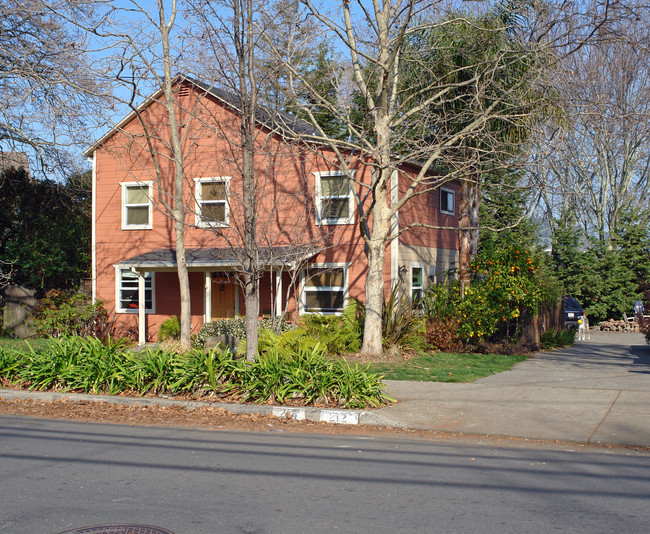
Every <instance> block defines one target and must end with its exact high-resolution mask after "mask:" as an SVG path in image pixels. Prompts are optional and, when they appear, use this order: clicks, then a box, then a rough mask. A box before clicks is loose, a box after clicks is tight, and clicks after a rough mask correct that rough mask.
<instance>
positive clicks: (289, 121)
mask: <svg viewBox="0 0 650 534" xmlns="http://www.w3.org/2000/svg"><path fill="white" fill-rule="evenodd" d="M183 82H186V83H189V84H191V85H193V86H194V87H196V88H198V89H200V90H201V91H202V92H204V93H205V94H209V95H211V96H213V97H214V98H216V99H217V100H219V101H220V102H221V103H222V104H225V105H226V106H227V107H229V108H230V109H232V110H233V111H234V112H235V113H240V112H241V98H240V97H239V96H237V95H234V94H232V93H228V92H227V91H223V90H222V89H218V88H217V87H214V86H212V85H209V84H206V83H204V82H201V81H199V80H195V79H194V78H191V77H190V76H187V75H184V74H178V75H176V77H175V78H174V80H172V84H173V85H177V84H180V83H183ZM162 93H163V92H162V89H159V90H158V91H156V92H155V93H154V94H152V95H151V96H149V97H148V98H147V99H145V101H144V102H143V103H142V104H140V105H139V106H138V111H141V110H143V109H145V108H147V107H148V106H149V105H150V104H151V103H153V102H156V101H157V100H159V99H160V97H161V96H162ZM135 117H136V112H135V111H132V112H131V113H129V114H128V115H127V116H126V117H124V119H122V120H121V121H120V122H119V123H118V124H117V125H115V126H114V127H113V128H111V129H110V130H109V131H108V132H106V133H105V134H104V135H103V136H102V137H101V138H100V139H98V140H97V141H96V142H95V143H93V145H92V146H90V147H88V148H87V149H86V150H85V151H84V152H83V155H84V156H86V157H90V156H92V154H93V152H94V151H95V150H96V149H97V148H98V147H100V146H101V145H102V144H104V142H106V140H107V139H109V138H110V137H111V136H112V135H113V134H114V133H115V132H117V131H119V130H120V129H121V128H123V127H124V126H125V125H126V124H128V123H129V122H131V121H132V120H133V119H134V118H135ZM255 119H256V120H257V123H258V124H259V125H260V126H263V127H265V128H268V129H269V130H271V131H276V132H277V133H278V134H280V135H282V136H285V137H298V136H305V135H306V136H314V137H316V136H319V135H320V134H319V132H318V130H316V128H314V127H313V126H312V125H310V124H309V123H308V122H306V121H304V120H302V119H299V118H298V117H296V116H295V115H291V114H290V113H284V112H281V111H272V110H269V109H267V108H265V107H263V106H258V108H257V110H256V113H255Z"/></svg>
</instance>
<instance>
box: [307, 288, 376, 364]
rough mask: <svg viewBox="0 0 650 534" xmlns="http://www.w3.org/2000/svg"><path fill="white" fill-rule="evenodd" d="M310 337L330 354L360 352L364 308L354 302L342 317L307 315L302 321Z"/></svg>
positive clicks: (344, 311)
mask: <svg viewBox="0 0 650 534" xmlns="http://www.w3.org/2000/svg"><path fill="white" fill-rule="evenodd" d="M301 324H302V327H303V328H304V330H305V332H306V333H307V335H308V336H311V337H312V338H314V339H316V340H318V341H319V342H320V343H321V344H322V345H323V346H324V347H325V351H326V352H327V353H329V354H342V353H344V352H358V351H359V349H360V348H361V341H362V337H363V306H362V304H361V303H360V302H358V301H356V300H353V301H352V302H351V303H350V304H348V305H347V306H346V307H345V309H344V310H343V313H342V314H341V315H319V314H313V315H305V316H304V317H303V318H302V321H301Z"/></svg>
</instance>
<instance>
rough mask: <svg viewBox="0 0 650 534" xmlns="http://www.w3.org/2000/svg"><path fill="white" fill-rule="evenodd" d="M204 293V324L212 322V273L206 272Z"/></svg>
mask: <svg viewBox="0 0 650 534" xmlns="http://www.w3.org/2000/svg"><path fill="white" fill-rule="evenodd" d="M203 293H204V297H203V298H204V302H205V306H204V307H203V309H204V316H203V322H204V323H209V322H210V321H212V274H211V273H210V271H206V272H205V291H204V292H203Z"/></svg>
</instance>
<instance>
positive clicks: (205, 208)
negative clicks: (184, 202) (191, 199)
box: [194, 176, 230, 227]
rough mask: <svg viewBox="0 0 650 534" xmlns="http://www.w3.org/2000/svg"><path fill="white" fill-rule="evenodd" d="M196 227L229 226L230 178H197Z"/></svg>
mask: <svg viewBox="0 0 650 534" xmlns="http://www.w3.org/2000/svg"><path fill="white" fill-rule="evenodd" d="M194 181H195V182H196V192H195V197H196V225H197V226H204V227H209V226H228V221H229V219H230V209H229V206H228V196H229V194H230V177H229V176H228V177H222V178H195V179H194Z"/></svg>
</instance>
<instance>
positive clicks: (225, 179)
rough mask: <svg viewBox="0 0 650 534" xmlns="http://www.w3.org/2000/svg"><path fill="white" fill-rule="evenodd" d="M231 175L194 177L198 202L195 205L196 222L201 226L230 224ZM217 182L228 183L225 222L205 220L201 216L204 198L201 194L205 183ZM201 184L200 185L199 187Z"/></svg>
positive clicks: (211, 226) (195, 195) (212, 226)
mask: <svg viewBox="0 0 650 534" xmlns="http://www.w3.org/2000/svg"><path fill="white" fill-rule="evenodd" d="M231 178H232V177H231V176H213V177H209V178H194V198H195V199H196V203H195V206H194V223H195V224H196V226H199V227H200V228H223V227H226V226H228V225H229V224H230V202H229V201H230V180H231ZM215 183H225V184H226V199H225V200H224V203H225V205H226V209H225V215H224V219H225V220H224V222H222V223H219V222H213V221H204V220H203V218H202V217H201V207H202V204H201V203H202V199H201V195H202V194H203V184H215ZM199 184H200V187H199Z"/></svg>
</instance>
